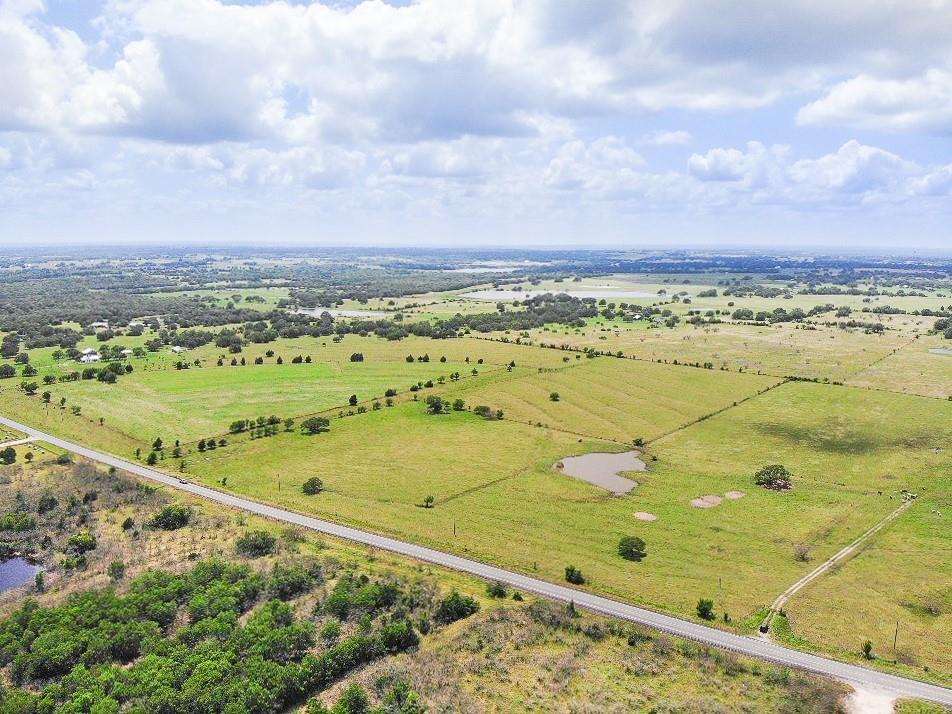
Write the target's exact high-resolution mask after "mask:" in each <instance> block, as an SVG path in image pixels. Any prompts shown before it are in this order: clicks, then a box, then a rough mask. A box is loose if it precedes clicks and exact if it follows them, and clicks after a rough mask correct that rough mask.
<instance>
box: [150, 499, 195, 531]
mask: <svg viewBox="0 0 952 714" xmlns="http://www.w3.org/2000/svg"><path fill="white" fill-rule="evenodd" d="M191 519H192V509H191V508H189V507H188V506H182V505H180V504H171V505H168V506H166V507H165V508H163V509H162V510H161V511H159V512H158V513H156V514H155V515H154V516H152V519H151V520H150V521H149V525H150V526H151V527H152V528H160V529H161V530H164V531H174V530H178V529H179V528H184V527H185V526H187V525H188V522H189V521H190V520H191Z"/></svg>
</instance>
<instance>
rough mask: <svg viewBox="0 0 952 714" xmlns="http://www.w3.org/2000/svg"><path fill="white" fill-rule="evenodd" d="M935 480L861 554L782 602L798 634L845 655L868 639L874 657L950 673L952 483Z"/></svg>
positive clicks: (949, 480) (951, 652) (951, 644)
mask: <svg viewBox="0 0 952 714" xmlns="http://www.w3.org/2000/svg"><path fill="white" fill-rule="evenodd" d="M941 478H942V479H943V483H940V484H936V485H930V486H926V487H923V489H922V491H921V493H920V496H919V499H918V501H917V502H916V503H915V504H914V505H913V506H912V508H911V509H910V510H909V511H907V512H906V513H905V514H904V515H903V516H902V517H901V518H900V519H898V520H897V521H896V522H894V523H892V524H890V525H889V526H888V527H887V528H886V529H885V530H884V531H883V532H881V533H880V534H879V535H878V536H877V537H876V538H875V539H874V540H873V541H872V542H870V544H869V545H868V546H867V547H865V548H864V549H863V550H862V552H860V553H859V554H858V555H857V556H855V557H854V558H853V559H851V560H849V561H847V562H846V563H845V564H844V565H842V566H841V567H838V568H836V569H835V570H834V571H833V572H832V573H830V574H829V575H828V576H826V577H824V578H821V579H820V580H818V581H817V582H815V583H814V584H812V585H810V586H809V587H808V588H806V589H805V590H803V591H802V592H801V593H799V594H798V595H796V596H795V597H794V598H793V599H792V600H791V601H790V602H789V603H788V604H787V607H786V610H787V613H788V619H789V621H790V625H791V628H792V630H793V632H794V633H795V634H796V635H798V636H799V637H802V638H805V639H806V640H808V641H810V642H836V643H837V644H838V645H839V646H841V647H843V648H844V649H847V648H848V649H851V650H856V649H858V648H859V646H860V644H861V643H862V642H863V641H864V640H866V639H869V640H870V641H872V642H873V644H874V652H875V653H876V655H877V656H878V657H881V658H885V659H887V660H898V662H900V663H902V664H906V665H910V666H912V667H920V668H921V667H929V668H931V669H934V670H939V671H945V672H948V671H949V668H950V663H952V641H950V638H949V635H948V633H949V632H952V566H950V562H952V557H950V556H952V551H950V544H949V518H950V516H952V479H950V477H949V476H948V472H946V475H945V476H943V477H941ZM897 628H898V634H897ZM894 638H895V639H896V642H897V646H896V649H895V651H894V650H893V640H894Z"/></svg>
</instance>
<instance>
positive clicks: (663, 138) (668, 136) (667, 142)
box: [642, 130, 694, 146]
mask: <svg viewBox="0 0 952 714" xmlns="http://www.w3.org/2000/svg"><path fill="white" fill-rule="evenodd" d="M693 138H694V137H692V136H691V132H689V131H683V130H675V131H663V130H659V131H654V132H652V133H650V134H648V135H647V136H645V137H644V138H643V139H642V143H643V144H653V145H654V146H681V145H683V144H689V143H690V142H691V140H692V139H693Z"/></svg>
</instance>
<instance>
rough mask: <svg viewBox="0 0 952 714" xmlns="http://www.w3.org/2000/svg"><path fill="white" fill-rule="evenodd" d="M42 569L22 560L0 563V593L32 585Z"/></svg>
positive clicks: (15, 559) (11, 559)
mask: <svg viewBox="0 0 952 714" xmlns="http://www.w3.org/2000/svg"><path fill="white" fill-rule="evenodd" d="M42 569H43V568H41V567H40V566H39V565H33V563H31V562H30V561H29V560H26V559H24V558H10V559H9V560H4V561H2V562H0V592H2V591H4V590H9V589H10V588H18V587H20V586H21V585H25V584H27V583H32V582H33V579H34V578H35V577H36V574H37V573H38V572H40V571H41V570H42Z"/></svg>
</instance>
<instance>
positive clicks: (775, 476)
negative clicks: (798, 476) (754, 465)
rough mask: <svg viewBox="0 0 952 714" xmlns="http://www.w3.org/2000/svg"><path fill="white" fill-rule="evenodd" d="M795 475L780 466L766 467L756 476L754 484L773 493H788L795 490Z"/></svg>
mask: <svg viewBox="0 0 952 714" xmlns="http://www.w3.org/2000/svg"><path fill="white" fill-rule="evenodd" d="M792 477H793V474H791V473H790V472H789V471H787V469H786V467H784V466H781V465H780V464H771V465H769V466H764V467H763V468H762V469H760V471H758V472H757V473H756V474H754V483H755V484H757V485H758V486H763V487H764V488H768V489H770V490H771V491H786V490H787V489H791V488H793V481H792V480H791V479H792Z"/></svg>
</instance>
